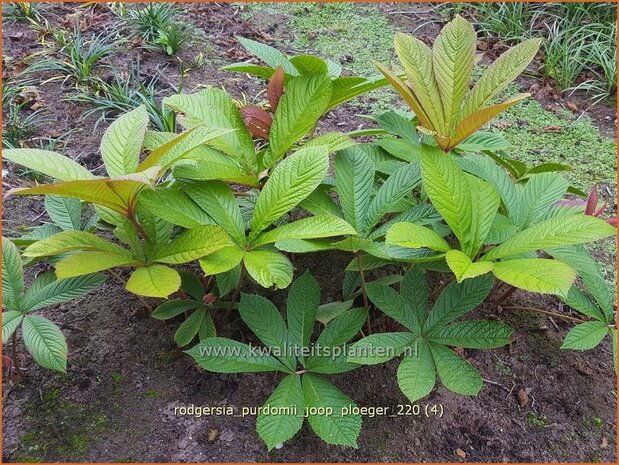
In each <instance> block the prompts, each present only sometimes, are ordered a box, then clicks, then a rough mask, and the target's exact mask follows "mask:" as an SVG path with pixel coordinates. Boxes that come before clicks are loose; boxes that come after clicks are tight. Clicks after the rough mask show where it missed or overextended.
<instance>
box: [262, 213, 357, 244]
mask: <svg viewBox="0 0 619 465" xmlns="http://www.w3.org/2000/svg"><path fill="white" fill-rule="evenodd" d="M349 234H357V231H355V230H354V228H353V227H352V226H351V225H349V224H348V223H347V222H346V221H344V220H343V219H341V218H338V217H336V216H330V215H318V216H310V217H308V218H303V219H300V220H297V221H294V222H293V223H288V224H284V225H282V226H280V227H278V228H275V229H272V230H270V231H267V232H265V233H263V234H261V235H260V236H258V237H257V238H256V240H255V241H254V242H253V245H254V246H259V245H263V244H269V243H272V242H277V241H280V240H296V239H318V238H323V237H332V236H343V235H349Z"/></svg>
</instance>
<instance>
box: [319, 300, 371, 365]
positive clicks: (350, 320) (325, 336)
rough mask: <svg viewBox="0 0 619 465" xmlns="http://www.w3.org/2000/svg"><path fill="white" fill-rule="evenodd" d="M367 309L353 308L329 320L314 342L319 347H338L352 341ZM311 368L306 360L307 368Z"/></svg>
mask: <svg viewBox="0 0 619 465" xmlns="http://www.w3.org/2000/svg"><path fill="white" fill-rule="evenodd" d="M367 316H368V310H367V308H353V309H352V310H348V311H347V312H344V313H342V314H341V315H339V316H338V317H337V318H334V319H333V320H331V321H330V322H329V323H328V324H327V326H325V328H324V329H323V330H322V332H321V333H320V336H318V339H317V340H316V346H319V347H323V348H324V347H338V346H340V345H342V344H344V343H345V342H348V341H349V340H350V339H352V338H353V337H354V336H355V335H356V334H357V333H358V332H359V331H360V330H361V327H362V326H363V324H364V323H365V321H366V319H367ZM310 366H311V363H310V360H308V367H310Z"/></svg>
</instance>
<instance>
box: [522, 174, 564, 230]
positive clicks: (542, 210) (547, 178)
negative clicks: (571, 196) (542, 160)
mask: <svg viewBox="0 0 619 465" xmlns="http://www.w3.org/2000/svg"><path fill="white" fill-rule="evenodd" d="M568 187H569V183H568V182H567V180H566V179H565V178H563V177H562V176H560V175H558V174H556V173H542V174H537V175H535V176H531V177H529V179H528V181H527V184H526V185H525V186H524V189H523V191H522V200H521V210H522V216H521V218H520V222H519V223H517V224H518V225H519V226H520V227H521V228H527V227H529V226H530V225H531V224H535V223H537V222H538V221H539V220H540V219H541V218H543V217H544V216H545V215H546V214H547V213H548V211H549V210H550V209H551V208H552V207H553V205H555V204H556V203H557V202H558V201H559V200H561V199H562V198H563V196H564V195H565V193H566V192H567V188H568Z"/></svg>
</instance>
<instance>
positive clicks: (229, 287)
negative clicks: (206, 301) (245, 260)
mask: <svg viewBox="0 0 619 465" xmlns="http://www.w3.org/2000/svg"><path fill="white" fill-rule="evenodd" d="M240 279H241V265H237V266H235V267H234V268H232V269H231V270H230V271H226V272H225V273H221V274H218V275H217V276H215V283H216V285H217V295H218V296H219V297H225V296H227V295H228V294H230V292H232V291H233V290H234V289H235V288H236V287H237V286H238V285H239V281H240Z"/></svg>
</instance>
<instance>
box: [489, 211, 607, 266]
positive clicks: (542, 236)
mask: <svg viewBox="0 0 619 465" xmlns="http://www.w3.org/2000/svg"><path fill="white" fill-rule="evenodd" d="M616 233H617V230H616V228H614V227H613V226H611V225H609V224H608V223H607V222H606V221H604V220H602V219H600V218H596V217H593V216H588V215H572V216H568V217H565V218H554V219H550V220H545V221H541V222H539V223H537V224H535V225H533V226H531V227H530V228H527V229H525V230H524V231H522V232H519V233H518V234H516V235H514V236H512V237H511V238H509V239H508V240H506V241H505V242H503V243H502V244H501V245H499V246H498V247H495V248H494V249H492V250H490V251H489V252H488V253H487V254H485V255H484V256H483V257H482V260H496V259H498V258H504V257H509V256H510V255H518V254H522V253H526V252H533V251H536V250H544V249H551V248H555V247H561V246H565V245H574V244H583V243H586V242H592V241H596V240H598V239H604V238H606V237H609V236H612V235H615V234H616Z"/></svg>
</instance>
